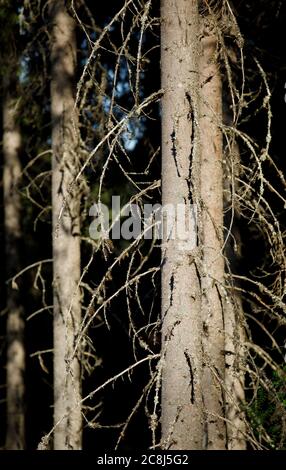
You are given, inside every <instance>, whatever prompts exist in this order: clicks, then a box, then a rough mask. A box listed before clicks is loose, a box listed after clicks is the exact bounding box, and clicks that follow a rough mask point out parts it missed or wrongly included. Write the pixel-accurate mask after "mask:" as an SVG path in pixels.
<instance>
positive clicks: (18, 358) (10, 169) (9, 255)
mask: <svg viewBox="0 0 286 470" xmlns="http://www.w3.org/2000/svg"><path fill="white" fill-rule="evenodd" d="M11 60H12V59H11ZM12 70H13V73H12V72H10V71H9V72H8V74H10V75H11V76H10V77H8V75H7V81H8V82H9V83H4V100H3V156H4V168H3V186H4V227H5V252H6V277H7V279H9V278H11V277H12V276H14V275H15V274H16V273H17V272H18V271H19V270H20V255H19V253H20V247H19V243H20V239H21V235H22V233H21V202H20V195H19V193H18V184H19V180H20V176H21V163H20V158H19V150H20V146H21V134H20V130H19V126H18V124H17V98H16V93H15V88H16V85H15V80H14V74H15V76H16V70H14V69H12ZM6 336H7V379H6V386H7V391H6V399H7V433H6V449H8V450H17V449H18V450H19V449H24V447H25V404H24V392H25V384H24V372H25V345H24V319H23V307H22V305H21V302H20V298H19V292H18V289H17V286H13V285H11V284H9V285H8V289H7V330H6Z"/></svg>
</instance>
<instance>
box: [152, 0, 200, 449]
mask: <svg viewBox="0 0 286 470" xmlns="http://www.w3.org/2000/svg"><path fill="white" fill-rule="evenodd" d="M161 17H162V29H161V69H162V86H163V88H164V91H165V93H164V97H163V100H162V204H163V207H164V206H165V205H166V204H171V205H172V206H173V207H174V210H175V211H176V210H177V208H178V205H179V204H182V205H184V207H185V209H186V213H189V214H190V212H191V210H192V204H193V202H194V203H196V202H197V197H198V195H199V191H200V188H199V186H200V181H199V166H200V155H199V145H198V144H199V137H198V89H199V86H198V55H199V14H198V5H197V0H189V1H187V2H186V1H185V0H163V1H162V7H161ZM175 222H176V220H175ZM182 225H184V223H183V221H182V220H181V218H180V216H179V215H178V227H179V226H182ZM163 231H164V237H163V248H162V251H163V253H162V255H163V260H162V338H163V344H162V352H163V354H164V364H163V369H162V416H161V423H162V446H163V447H164V448H170V449H201V448H202V447H203V435H204V423H203V402H202V390H201V374H202V344H201V336H202V321H201V293H200V279H199V273H198V269H199V257H200V255H199V250H198V247H196V246H195V247H192V242H195V243H194V244H195V245H196V239H197V234H196V228H195V226H194V225H193V227H192V230H191V232H192V233H190V234H189V236H188V237H187V239H186V240H179V237H178V234H175V238H174V239H172V238H170V237H169V235H170V234H168V233H167V230H166V224H165V223H164V230H163Z"/></svg>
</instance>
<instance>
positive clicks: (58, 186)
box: [49, 0, 82, 450]
mask: <svg viewBox="0 0 286 470" xmlns="http://www.w3.org/2000/svg"><path fill="white" fill-rule="evenodd" d="M65 4H66V2H64V1H63V0H52V1H51V2H50V6H49V11H50V20H51V28H52V31H51V65H52V81H51V108H52V149H53V159H52V211H53V258H54V264H53V268H54V281H53V282H54V286H53V288H54V424H55V426H56V427H55V431H54V449H56V450H59V449H80V448H81V439H82V417H81V406H80V399H81V371H80V362H79V359H78V357H74V358H73V359H72V357H73V351H74V346H75V340H76V336H77V333H78V331H79V325H80V321H81V302H80V292H79V287H78V283H79V279H80V219H79V195H78V193H77V191H76V190H75V189H74V188H73V190H72V191H71V190H70V188H71V184H72V182H73V181H74V178H75V176H76V171H77V168H78V163H77V143H78V138H77V136H78V134H77V119H76V115H75V112H74V78H75V63H76V37H75V23H74V20H73V19H72V17H71V16H70V15H69V14H68V12H67V10H66V6H65ZM63 209H64V210H63Z"/></svg>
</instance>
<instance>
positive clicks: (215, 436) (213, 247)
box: [200, 17, 227, 450]
mask: <svg viewBox="0 0 286 470" xmlns="http://www.w3.org/2000/svg"><path fill="white" fill-rule="evenodd" d="M208 20H209V18H208V17H206V18H202V23H201V32H202V34H201V37H202V40H201V47H202V50H201V54H200V90H201V97H200V98H201V99H200V136H201V198H202V239H201V243H202V282H201V287H202V320H203V336H202V339H203V378H202V387H203V391H204V392H203V395H204V408H205V409H204V414H205V436H204V437H205V442H204V448H206V449H210V450H211V449H225V448H226V445H227V443H226V423H225V419H224V418H225V415H224V412H225V409H224V408H225V404H224V402H225V354H224V352H225V343H224V340H225V338H224V313H225V312H224V309H223V302H222V299H223V290H222V287H223V284H224V258H223V253H222V248H223V173H222V171H223V170H222V154H223V147H222V131H221V124H222V87H221V77H220V71H219V68H218V65H217V60H216V54H217V39H216V36H215V34H212V32H211V29H212V28H211V26H210V25H209V24H208Z"/></svg>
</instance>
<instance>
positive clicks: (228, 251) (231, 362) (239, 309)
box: [224, 110, 246, 450]
mask: <svg viewBox="0 0 286 470" xmlns="http://www.w3.org/2000/svg"><path fill="white" fill-rule="evenodd" d="M224 121H226V122H228V123H229V122H231V118H230V117H229V116H228V113H227V112H226V110H225V112H224ZM225 155H226V161H227V162H228V164H229V165H228V166H229V168H228V167H227V166H226V165H225V172H226V176H228V174H229V173H230V178H227V177H226V178H225V179H224V189H225V198H224V201H225V205H226V208H228V210H226V217H225V219H226V220H225V230H226V234H227V235H226V236H227V239H226V240H225V256H226V260H227V265H226V269H227V270H228V271H229V272H230V273H234V274H236V273H237V266H238V265H239V254H238V252H239V247H240V246H241V237H240V231H239V225H238V223H237V214H233V211H234V210H235V208H234V207H233V201H232V196H231V194H232V191H236V189H237V188H236V184H235V181H236V180H237V178H239V168H240V151H239V147H238V144H237V143H236V142H232V143H230V144H229V146H228V147H227V148H226V151H225ZM230 181H232V182H233V183H230ZM232 184H234V188H232ZM229 205H231V206H232V209H231V211H230V210H229ZM233 219H234V220H233ZM229 230H230V233H229ZM234 246H236V247H237V248H236V249H235V248H234ZM234 283H235V281H234V280H231V285H230V286H229V287H228V293H227V296H226V299H225V302H224V309H225V315H224V319H225V351H226V355H225V365H226V369H225V387H226V400H225V401H226V420H227V421H226V422H227V441H228V449H229V450H245V449H246V439H245V436H246V420H245V416H244V412H243V408H242V406H243V404H244V403H245V393H244V372H243V361H244V355H245V350H244V342H245V332H244V312H243V305H242V301H241V298H240V295H239V293H237V291H236V286H235V284H234Z"/></svg>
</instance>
